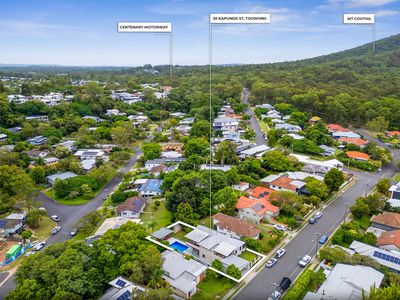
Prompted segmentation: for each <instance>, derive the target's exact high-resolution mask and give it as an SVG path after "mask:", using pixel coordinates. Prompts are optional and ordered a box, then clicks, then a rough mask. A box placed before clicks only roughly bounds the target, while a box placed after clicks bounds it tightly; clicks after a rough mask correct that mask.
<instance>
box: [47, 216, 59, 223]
mask: <svg viewBox="0 0 400 300" xmlns="http://www.w3.org/2000/svg"><path fill="white" fill-rule="evenodd" d="M50 218H51V219H52V220H53V221H54V222H60V221H61V219H60V217H59V216H57V215H52V216H51V217H50Z"/></svg>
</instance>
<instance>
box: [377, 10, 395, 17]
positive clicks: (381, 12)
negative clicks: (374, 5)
mask: <svg viewBox="0 0 400 300" xmlns="http://www.w3.org/2000/svg"><path fill="white" fill-rule="evenodd" d="M398 14H399V11H398V10H378V11H377V12H375V16H377V17H388V16H395V15H398Z"/></svg>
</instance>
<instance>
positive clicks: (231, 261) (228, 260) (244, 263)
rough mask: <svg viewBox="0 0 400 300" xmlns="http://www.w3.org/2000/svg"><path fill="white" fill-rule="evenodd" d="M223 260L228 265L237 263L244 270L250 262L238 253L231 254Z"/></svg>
mask: <svg viewBox="0 0 400 300" xmlns="http://www.w3.org/2000/svg"><path fill="white" fill-rule="evenodd" d="M221 262H222V263H223V264H224V265H225V266H227V267H228V266H230V265H235V266H236V267H237V268H238V269H239V270H242V269H243V268H245V267H246V266H248V265H249V264H250V263H249V262H248V261H247V260H245V259H243V258H241V257H239V256H236V255H229V256H228V257H225V258H224V259H221Z"/></svg>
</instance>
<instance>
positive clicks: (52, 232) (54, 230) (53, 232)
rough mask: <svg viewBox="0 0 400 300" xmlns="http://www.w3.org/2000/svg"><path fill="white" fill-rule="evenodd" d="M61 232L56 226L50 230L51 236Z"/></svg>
mask: <svg viewBox="0 0 400 300" xmlns="http://www.w3.org/2000/svg"><path fill="white" fill-rule="evenodd" d="M60 230H61V226H56V227H54V228H53V229H52V230H51V234H52V235H55V234H57V233H58V232H59V231H60Z"/></svg>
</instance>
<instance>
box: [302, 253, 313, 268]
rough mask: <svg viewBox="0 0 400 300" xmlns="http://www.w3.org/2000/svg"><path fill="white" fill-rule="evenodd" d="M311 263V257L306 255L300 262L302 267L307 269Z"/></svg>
mask: <svg viewBox="0 0 400 300" xmlns="http://www.w3.org/2000/svg"><path fill="white" fill-rule="evenodd" d="M310 261H311V256H309V255H304V256H303V258H302V259H301V260H300V261H299V265H300V267H305V266H307V265H308V264H309V262H310Z"/></svg>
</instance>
